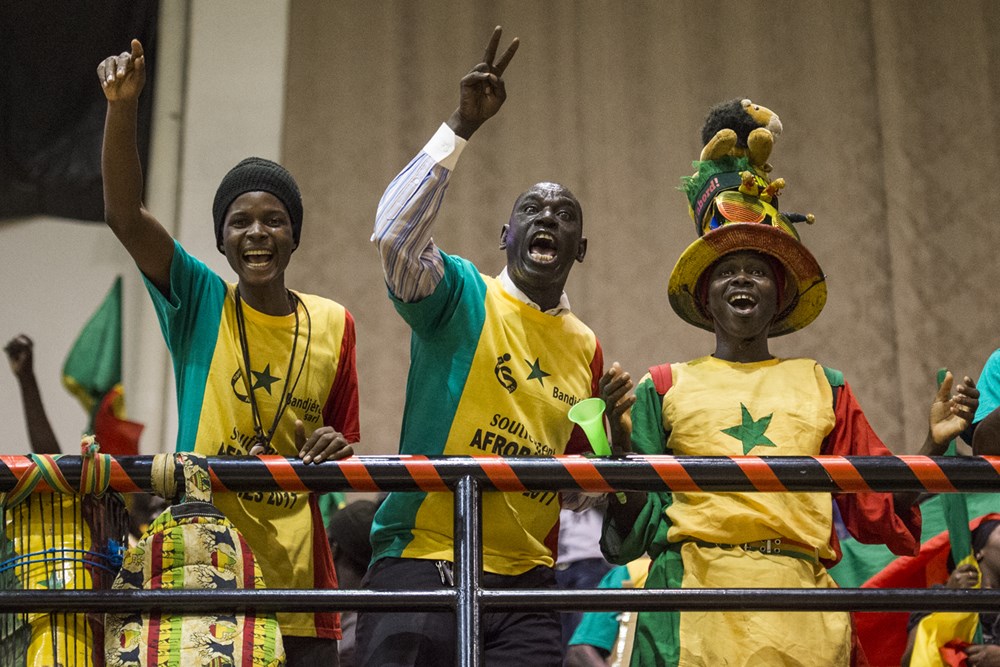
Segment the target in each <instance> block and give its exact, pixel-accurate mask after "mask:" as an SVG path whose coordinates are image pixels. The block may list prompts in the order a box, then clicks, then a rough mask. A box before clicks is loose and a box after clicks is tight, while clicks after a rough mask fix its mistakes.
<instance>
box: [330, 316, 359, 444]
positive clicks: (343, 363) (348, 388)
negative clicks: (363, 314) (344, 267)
mask: <svg viewBox="0 0 1000 667" xmlns="http://www.w3.org/2000/svg"><path fill="white" fill-rule="evenodd" d="M358 414H359V412H358V369H357V365H356V364H355V334H354V318H353V317H351V313H350V312H348V311H347V310H345V311H344V337H343V339H342V340H341V343H340V363H339V365H338V366H337V377H335V378H334V379H333V386H332V387H330V395H329V396H328V397H327V399H326V405H324V406H323V423H324V424H325V425H326V426H332V427H333V428H335V429H336V430H337V431H338V432H339V433H342V434H343V436H344V437H345V438H347V442H350V443H355V442H359V441H360V440H361V425H360V418H359V416H358Z"/></svg>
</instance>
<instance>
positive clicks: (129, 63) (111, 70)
mask: <svg viewBox="0 0 1000 667" xmlns="http://www.w3.org/2000/svg"><path fill="white" fill-rule="evenodd" d="M97 78H98V79H100V80H101V88H102V89H104V96H105V97H106V98H108V101H109V102H134V101H135V100H137V99H139V93H141V92H142V88H143V86H145V85H146V57H145V55H143V51H142V44H140V43H139V40H137V39H133V40H132V52H131V53H129V52H128V51H122V52H121V53H120V54H119V55H117V56H108V57H107V58H105V59H104V60H102V61H101V64H100V65H98V66H97Z"/></svg>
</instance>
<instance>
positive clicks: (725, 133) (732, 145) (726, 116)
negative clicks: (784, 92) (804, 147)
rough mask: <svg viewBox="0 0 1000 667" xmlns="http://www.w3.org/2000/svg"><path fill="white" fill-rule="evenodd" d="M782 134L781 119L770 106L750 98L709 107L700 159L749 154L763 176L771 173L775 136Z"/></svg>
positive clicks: (702, 131) (751, 161) (748, 158)
mask: <svg viewBox="0 0 1000 667" xmlns="http://www.w3.org/2000/svg"><path fill="white" fill-rule="evenodd" d="M779 134H781V119H780V118H778V114H776V113H774V112H773V111H771V110H770V109H768V108H767V107H764V106H761V105H759V104H754V103H753V102H752V101H751V100H749V99H747V98H742V99H740V98H737V99H734V100H729V101H728V102H722V103H720V104H716V105H715V106H714V107H712V108H711V109H709V111H708V116H707V117H706V118H705V124H704V125H703V126H702V128H701V142H702V144H704V148H702V150H701V157H699V159H700V160H718V159H719V158H721V157H723V156H726V155H730V156H733V157H742V156H746V157H747V160H748V162H749V163H750V166H751V167H752V168H753V170H754V172H756V173H757V174H758V175H759V176H761V177H762V178H765V179H766V177H767V174H769V173H770V172H771V165H770V164H769V163H768V159H770V157H771V149H772V148H773V147H774V138H775V137H776V136H778V135H779Z"/></svg>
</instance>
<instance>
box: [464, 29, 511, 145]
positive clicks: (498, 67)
mask: <svg viewBox="0 0 1000 667" xmlns="http://www.w3.org/2000/svg"><path fill="white" fill-rule="evenodd" d="M502 32H503V30H502V29H501V28H500V26H497V27H496V28H495V29H494V30H493V36H492V37H490V43H489V44H488V45H487V46H486V52H485V53H483V61H482V62H481V63H479V64H478V65H476V66H475V67H473V68H472V71H471V72H469V73H468V74H466V75H465V76H464V77H462V83H461V95H460V97H459V103H458V108H457V109H455V111H454V113H452V114H451V118H449V119H448V126H449V127H451V129H452V130H454V132H455V134H457V135H458V136H460V137H462V138H463V139H468V138H469V137H471V136H472V133H473V132H475V131H476V130H477V129H479V126H480V125H482V124H483V123H485V122H486V121H487V120H489V119H490V118H492V117H493V116H494V115H495V114H496V112H497V111H499V110H500V107H501V106H503V103H504V100H506V99H507V90H506V88H505V87H504V82H503V78H502V77H503V73H504V70H505V69H507V65H509V64H510V61H511V59H512V58H513V57H514V54H515V53H517V47H518V46H519V45H520V41H518V39H517V38H516V37H515V38H514V39H513V40H512V41H511V43H510V46H508V47H507V50H506V51H504V53H503V55H502V56H500V59H499V60H497V61H496V62H495V63H494V62H493V60H494V58H496V53H497V47H498V46H499V45H500V35H501V33H502Z"/></svg>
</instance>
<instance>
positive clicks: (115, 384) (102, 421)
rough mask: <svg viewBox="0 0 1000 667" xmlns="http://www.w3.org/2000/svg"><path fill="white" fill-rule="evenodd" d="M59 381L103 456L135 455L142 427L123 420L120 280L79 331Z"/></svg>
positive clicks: (124, 417)
mask: <svg viewBox="0 0 1000 667" xmlns="http://www.w3.org/2000/svg"><path fill="white" fill-rule="evenodd" d="M62 376H63V378H62V380H63V386H65V387H66V389H67V390H69V392H70V393H71V394H73V395H74V396H76V398H77V400H79V401H80V404H81V405H83V409H84V410H85V411H86V412H87V414H88V415H89V422H88V424H87V428H86V432H88V433H93V434H94V437H95V439H96V440H97V442H98V444H99V445H100V446H101V451H102V452H103V453H105V454H113V455H117V456H125V455H134V454H138V453H139V434H140V433H142V424H139V423H137V422H133V421H129V420H128V419H127V418H126V416H125V395H124V391H123V389H122V384H121V382H122V279H121V276H118V277H117V278H116V279H115V282H114V284H113V285H112V286H111V289H110V290H109V291H108V294H107V296H105V297H104V301H103V302H101V305H100V306H99V307H98V308H97V310H96V311H95V312H94V314H93V315H91V316H90V319H89V320H87V323H86V324H84V325H83V329H82V330H81V331H80V334H79V335H78V336H77V339H76V342H75V343H73V347H72V348H70V351H69V354H68V355H67V357H66V362H65V363H64V364H63V371H62Z"/></svg>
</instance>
